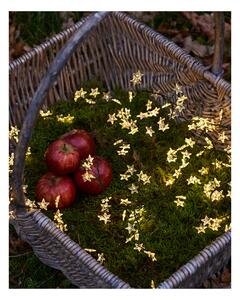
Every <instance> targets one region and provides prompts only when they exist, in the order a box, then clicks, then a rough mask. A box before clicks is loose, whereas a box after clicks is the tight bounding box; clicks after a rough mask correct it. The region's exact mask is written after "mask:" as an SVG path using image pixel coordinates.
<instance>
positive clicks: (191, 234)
mask: <svg viewBox="0 0 240 300" xmlns="http://www.w3.org/2000/svg"><path fill="white" fill-rule="evenodd" d="M93 87H95V85H93ZM148 97H149V93H148V92H144V91H143V92H139V93H137V95H136V97H135V98H134V100H133V102H132V103H129V102H128V98H127V94H126V93H125V92H123V91H121V90H117V91H116V92H115V98H117V99H120V100H121V101H122V103H123V105H124V106H127V107H129V108H130V109H131V113H132V115H134V116H136V115H137V114H138V113H139V112H140V111H144V110H145V103H146V99H148ZM97 101H98V102H99V103H98V105H94V106H91V105H88V104H85V103H84V101H83V100H82V101H79V102H77V103H75V102H73V101H61V102H59V103H57V104H56V105H54V106H53V107H52V108H51V112H52V116H49V117H46V118H45V119H44V118H42V117H39V119H38V121H37V124H36V126H35V129H34V133H33V136H32V139H31V144H30V146H31V152H32V155H31V156H30V158H29V159H27V160H26V167H25V181H26V184H27V185H28V195H29V197H30V198H31V199H34V188H35V185H36V182H37V181H38V179H39V178H40V176H42V175H43V174H44V172H45V171H46V170H47V168H46V166H45V164H44V162H43V156H44V152H45V149H46V148H47V146H48V144H49V143H50V142H52V141H53V140H55V139H57V138H58V137H59V136H60V135H61V134H63V133H65V132H66V131H68V130H71V129H73V128H83V129H85V130H87V131H91V132H92V133H93V135H94V138H95V141H96V144H97V154H98V155H101V156H103V157H105V158H107V159H108V160H109V161H110V162H111V163H112V166H113V181H112V183H111V185H110V187H109V188H108V189H107V190H106V191H105V192H104V193H102V194H101V195H98V196H88V195H83V194H80V193H79V195H78V198H77V200H76V202H75V204H74V205H73V206H72V207H71V208H69V209H65V210H64V212H63V213H64V214H63V219H64V221H65V223H67V224H68V228H69V232H68V234H69V236H70V237H71V238H72V239H73V240H75V241H76V242H78V243H79V244H80V245H81V247H82V248H94V249H96V250H97V253H104V256H105V258H106V261H105V262H104V265H105V266H106V268H108V269H109V270H110V271H111V272H113V273H114V274H116V275H117V276H119V277H120V278H121V279H123V280H125V281H126V282H128V283H129V284H130V285H131V286H133V287H150V283H151V280H152V279H153V280H154V282H155V283H160V282H161V281H163V280H165V279H167V278H168V277H169V276H170V275H171V274H172V273H173V272H175V271H176V270H177V269H178V268H179V267H180V266H181V265H183V264H185V263H186V262H187V261H188V260H189V259H191V258H192V257H193V256H195V255H196V254H197V253H198V252H199V251H200V250H202V249H203V248H204V247H205V246H206V245H207V244H209V243H211V242H212V241H213V240H214V239H215V238H216V237H217V236H219V235H220V234H221V233H222V232H223V229H222V228H221V229H220V230H219V231H217V232H215V231H211V230H207V231H206V233H205V234H198V233H197V231H196V229H195V228H194V227H195V226H199V224H200V223H201V219H202V218H203V217H204V216H205V215H208V216H211V217H217V216H219V215H223V214H229V213H230V204H229V201H227V200H223V201H221V202H220V203H212V202H209V200H208V199H207V198H206V197H204V196H203V193H202V188H200V187H199V186H198V185H189V186H186V179H187V178H188V177H189V176H190V175H199V173H198V171H197V170H198V169H199V168H200V167H202V166H207V165H209V164H210V162H211V161H213V160H214V158H216V157H217V158H218V159H222V160H224V159H225V158H224V155H225V154H224V153H222V152H218V151H214V152H211V153H209V154H206V155H205V156H203V157H202V158H201V159H196V158H194V157H193V156H194V155H192V158H191V159H190V164H189V166H188V167H187V168H186V169H185V170H184V173H183V175H182V176H181V177H180V178H179V179H178V180H177V181H176V184H174V185H173V186H172V187H166V186H165V182H164V181H165V180H166V178H167V176H168V175H169V174H170V173H171V174H173V170H174V168H175V167H176V165H174V166H172V165H171V164H169V163H167V161H166V152H167V151H168V149H169V148H170V147H171V148H174V149H176V148H177V147H179V146H181V145H182V144H184V138H185V137H186V136H187V135H189V132H188V130H187V124H186V123H180V124H178V125H176V124H175V123H174V122H171V123H170V127H171V129H170V130H168V131H166V132H164V133H162V132H159V131H158V130H155V131H156V134H155V136H154V137H153V138H151V137H149V136H147V135H146V134H145V126H150V124H151V121H150V120H146V121H143V122H142V124H141V126H140V128H139V133H138V134H136V135H133V136H130V135H127V134H126V131H124V130H121V128H120V126H119V125H114V126H110V125H109V123H106V120H107V115H108V114H109V113H112V112H113V111H115V110H116V109H120V108H121V107H120V106H119V105H118V104H116V103H112V102H111V103H110V102H109V103H105V102H103V101H102V100H101V98H100V97H98V99H97ZM60 114H63V115H64V116H66V115H68V114H70V115H72V116H74V120H73V122H72V123H70V124H67V123H61V122H58V121H57V115H60ZM155 126H156V125H155ZM117 139H124V140H126V141H127V142H129V143H130V144H131V148H132V149H134V151H132V150H131V151H129V153H128V154H127V155H126V156H124V157H120V156H118V155H117V154H116V147H114V146H113V142H114V141H115V140H117ZM200 150H202V149H201V147H200V146H196V147H195V150H193V151H195V153H197V152H199V151H200ZM132 163H134V164H135V166H136V167H137V168H138V170H140V169H142V170H143V171H144V172H146V173H147V174H149V175H151V184H149V185H144V186H141V188H140V192H139V194H134V196H131V195H129V191H128V188H127V187H128V184H126V182H125V181H121V180H120V179H119V173H124V172H125V171H126V164H129V165H130V164H132ZM217 173H218V174H217ZM216 174H217V177H218V178H219V179H220V180H222V181H223V182H224V183H226V184H225V186H224V191H225V192H226V190H227V182H229V180H230V174H229V171H224V172H219V171H215V172H214V171H213V172H212V173H211V174H210V175H209V176H206V177H205V178H202V180H203V181H204V183H206V182H208V180H212V179H213V178H214V177H215V176H216ZM131 180H132V179H130V180H129V182H134V180H132V181H131ZM110 195H111V196H113V199H112V200H111V201H110V204H111V209H110V213H111V219H112V222H111V223H110V224H107V225H104V224H103V223H101V222H100V221H99V220H98V217H97V215H98V214H99V213H100V204H101V199H103V198H104V197H106V196H110ZM176 195H185V196H186V197H187V200H186V205H185V206H184V207H181V208H178V207H176V205H175V203H174V202H173V201H174V200H175V196H176ZM125 197H129V199H130V198H131V200H132V209H134V208H136V207H141V206H142V205H144V207H145V211H146V212H145V214H144V218H143V221H142V222H141V223H140V225H139V226H140V240H141V243H143V244H144V246H145V248H146V249H148V250H151V251H153V252H155V253H156V257H157V262H152V261H151V260H150V259H149V258H148V257H147V256H146V255H145V254H144V253H139V252H138V251H136V250H133V247H134V244H135V242H134V241H132V242H129V243H125V240H126V238H127V231H126V229H125V228H126V227H127V220H125V221H122V219H121V216H122V212H123V210H124V207H123V206H121V205H119V199H120V198H125ZM47 214H48V215H49V217H52V214H53V213H52V212H47ZM92 255H93V256H94V257H95V258H97V256H96V255H97V254H96V253H93V254H92Z"/></svg>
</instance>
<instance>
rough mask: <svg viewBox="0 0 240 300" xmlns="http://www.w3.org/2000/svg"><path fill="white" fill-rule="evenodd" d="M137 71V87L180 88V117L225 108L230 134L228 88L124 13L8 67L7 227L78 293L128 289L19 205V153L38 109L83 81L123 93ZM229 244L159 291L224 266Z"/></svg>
mask: <svg viewBox="0 0 240 300" xmlns="http://www.w3.org/2000/svg"><path fill="white" fill-rule="evenodd" d="M74 33H75V34H74ZM63 46H64V47H63ZM61 48H62V49H61ZM60 49H61V50H60ZM56 56H57V57H56ZM55 58H56V59H55ZM53 61H54V62H53ZM52 62H53V64H52ZM136 70H140V71H141V72H142V73H144V78H143V85H142V88H143V89H149V90H158V91H159V93H161V94H164V95H168V94H169V93H170V92H171V91H172V90H173V89H174V87H175V84H176V83H178V84H180V85H181V86H182V87H183V92H184V93H185V94H186V95H187V97H188V99H189V100H188V106H187V108H186V110H185V117H191V116H193V115H195V114H196V113H197V114H198V115H201V116H203V117H211V118H213V119H217V118H218V117H219V112H220V110H221V109H223V118H224V119H223V120H224V125H225V126H226V128H227V129H226V131H227V133H228V135H229V137H230V130H231V129H230V124H231V108H230V84H229V83H228V82H226V81H224V80H223V79H221V78H220V77H217V76H215V75H214V74H212V73H211V72H209V71H208V70H207V69H206V68H205V67H203V66H202V65H201V63H200V62H198V61H197V60H196V59H194V58H192V57H191V56H190V55H187V54H186V53H185V52H184V51H183V50H182V49H181V48H179V47H178V46H176V45H175V44H174V43H173V42H171V41H169V40H168V39H166V38H165V37H163V36H162V35H160V34H159V33H156V32H155V31H153V30H152V29H150V28H149V27H147V26H146V25H144V24H142V23H139V22H137V21H136V20H134V19H132V18H131V17H129V16H127V15H125V14H124V13H120V12H113V13H110V14H106V13H104V12H101V13H96V14H93V15H91V16H89V17H87V18H86V19H84V20H82V21H80V22H78V23H77V24H75V25H74V26H72V27H70V28H69V29H67V30H65V31H63V32H62V33H59V34H57V35H56V36H54V37H53V38H51V39H50V40H48V41H47V42H45V43H43V44H41V45H39V46H37V47H35V48H34V49H33V50H32V51H30V52H28V53H27V54H25V55H23V56H22V57H20V58H18V59H16V60H15V61H13V62H12V63H11V64H10V102H9V109H10V126H15V125H16V126H18V127H20V128H21V132H20V137H19V143H18V146H17V149H16V153H15V165H14V174H13V184H12V186H13V191H14V200H15V204H14V209H15V213H16V218H15V219H13V220H12V223H13V225H14V226H15V228H16V230H17V232H18V234H19V235H20V237H21V238H22V239H23V240H25V241H27V242H28V243H29V244H30V245H31V246H32V248H33V250H34V252H35V254H36V255H37V256H38V257H39V259H40V260H41V261H42V262H43V263H44V264H47V265H49V266H51V267H53V268H56V269H59V270H61V271H62V272H63V273H64V275H65V276H66V277H67V278H68V279H69V280H70V281H71V282H72V283H73V284H74V285H76V286H78V287H80V288H130V286H129V284H128V283H125V282H123V281H122V280H121V279H119V278H118V277H117V276H115V275H114V274H112V273H110V272H109V271H108V270H106V268H104V267H103V266H102V265H101V264H99V263H98V262H97V261H96V260H95V259H94V258H93V257H92V256H91V255H89V254H88V253H87V252H85V251H84V250H83V249H82V248H81V247H80V246H79V245H78V244H77V243H75V242H74V241H72V240H71V239H70V238H69V237H68V236H67V235H66V234H64V233H62V232H61V231H60V230H59V229H58V228H57V227H56V226H55V225H54V223H53V222H52V221H51V220H50V219H49V218H48V217H46V216H45V215H44V214H42V213H41V212H40V211H38V210H31V211H27V210H26V209H25V208H24V195H23V191H22V184H23V170H24V156H25V153H26V149H27V145H28V143H29V140H30V137H31V131H32V129H33V127H34V122H35V120H36V118H37V116H38V112H39V109H40V108H41V107H42V106H43V105H44V106H46V107H49V106H50V105H52V104H54V103H55V102H56V101H59V100H63V99H71V98H72V96H73V93H74V91H76V90H77V89H78V88H79V87H80V86H81V83H82V82H85V81H88V80H90V79H92V78H93V77H94V78H97V79H98V80H101V81H102V82H104V84H105V85H106V86H107V87H108V89H109V90H112V89H114V88H115V87H121V88H122V89H129V88H130V86H129V81H130V79H131V76H132V73H133V72H136ZM10 146H11V145H10ZM230 247H231V234H230V232H227V233H225V234H223V235H222V236H220V237H219V238H217V239H216V241H214V242H213V243H212V244H211V245H209V246H207V247H206V248H205V249H204V250H202V251H201V252H200V253H199V254H198V255H197V256H196V257H194V258H193V259H192V260H190V261H189V262H187V263H186V265H184V266H182V267H181V268H180V269H179V270H177V271H176V272H175V273H174V274H173V275H172V276H171V277H170V278H169V279H167V280H166V281H164V282H163V283H160V284H159V285H158V288H190V287H199V286H200V285H201V284H202V282H203V281H204V280H206V279H207V278H209V277H210V276H211V275H212V274H214V273H216V272H217V271H219V270H220V269H221V268H222V267H223V266H224V265H226V263H227V262H228V261H229V258H230V254H231V250H230Z"/></svg>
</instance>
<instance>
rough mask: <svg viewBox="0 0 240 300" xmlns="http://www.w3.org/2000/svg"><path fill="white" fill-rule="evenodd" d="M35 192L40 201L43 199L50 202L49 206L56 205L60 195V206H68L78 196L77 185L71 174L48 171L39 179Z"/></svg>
mask: <svg viewBox="0 0 240 300" xmlns="http://www.w3.org/2000/svg"><path fill="white" fill-rule="evenodd" d="M35 194H36V198H37V200H38V201H39V202H41V201H42V199H45V201H46V202H49V205H48V206H47V208H54V207H56V206H55V200H56V198H57V197H58V196H60V198H59V204H58V207H59V208H67V207H69V206H71V205H72V204H73V202H74V200H75V198H76V187H75V184H74V182H73V180H72V179H71V178H70V177H69V176H67V175H65V176H56V175H54V174H53V173H52V172H48V173H46V174H45V175H43V176H42V177H41V178H40V179H39V181H38V183H37V185H36V190H35Z"/></svg>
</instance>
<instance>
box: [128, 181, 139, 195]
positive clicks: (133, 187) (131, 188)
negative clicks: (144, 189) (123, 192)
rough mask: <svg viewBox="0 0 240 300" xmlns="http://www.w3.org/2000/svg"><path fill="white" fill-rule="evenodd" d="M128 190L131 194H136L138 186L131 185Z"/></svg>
mask: <svg viewBox="0 0 240 300" xmlns="http://www.w3.org/2000/svg"><path fill="white" fill-rule="evenodd" d="M128 189H129V190H130V191H131V194H134V193H138V186H136V185H135V184H134V183H132V185H130V187H129V188H128Z"/></svg>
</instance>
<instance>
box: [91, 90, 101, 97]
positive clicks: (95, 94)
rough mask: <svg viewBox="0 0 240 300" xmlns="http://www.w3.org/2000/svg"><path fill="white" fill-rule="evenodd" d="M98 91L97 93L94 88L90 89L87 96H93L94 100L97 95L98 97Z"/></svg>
mask: <svg viewBox="0 0 240 300" xmlns="http://www.w3.org/2000/svg"><path fill="white" fill-rule="evenodd" d="M99 94H100V93H99V91H98V88H95V89H91V93H90V94H89V96H93V97H94V98H96V97H97V95H99Z"/></svg>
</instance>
